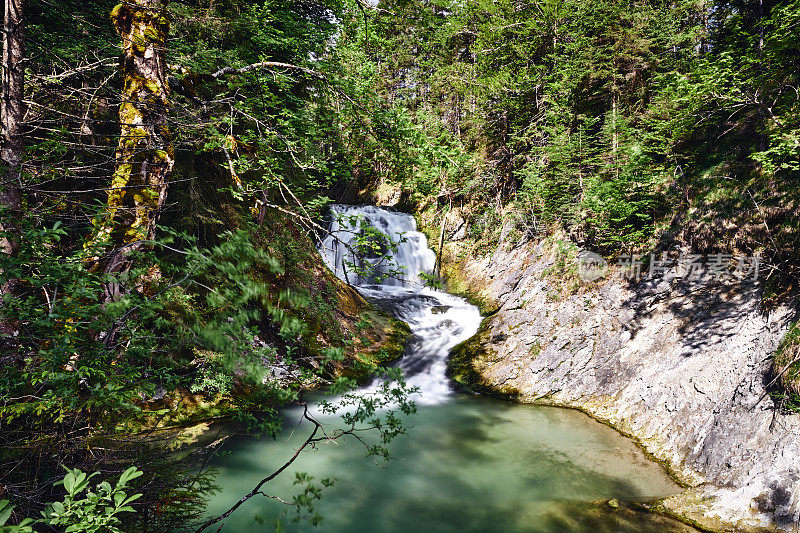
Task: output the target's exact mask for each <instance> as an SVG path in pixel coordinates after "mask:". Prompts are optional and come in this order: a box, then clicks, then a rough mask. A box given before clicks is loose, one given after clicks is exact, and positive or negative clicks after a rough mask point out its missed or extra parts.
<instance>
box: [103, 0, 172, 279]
mask: <svg viewBox="0 0 800 533" xmlns="http://www.w3.org/2000/svg"><path fill="white" fill-rule="evenodd" d="M168 1H169V0H127V1H125V2H123V3H120V4H119V5H117V6H116V7H115V8H114V9H113V10H112V11H111V21H112V23H113V24H114V27H115V29H116V30H117V33H118V34H119V35H120V37H121V38H122V57H121V59H120V71H121V74H122V78H123V88H122V94H121V101H120V106H119V123H120V137H119V144H118V146H117V151H116V167H115V171H114V175H113V177H112V179H111V185H110V188H109V191H108V202H107V204H106V208H105V211H104V213H103V214H102V215H101V216H100V217H99V218H98V219H97V221H96V223H95V226H96V228H95V234H94V237H93V239H92V240H91V242H90V243H89V246H90V249H91V260H92V262H94V263H95V264H96V265H98V266H103V268H105V270H106V271H119V270H121V269H123V268H125V266H123V265H125V263H126V262H127V261H126V260H125V259H124V257H125V256H126V255H127V254H128V253H129V252H130V251H133V250H136V249H140V248H142V246H144V245H145V241H147V240H150V239H152V238H153V237H154V234H155V226H156V223H157V221H158V215H159V211H160V209H161V207H162V205H163V204H164V200H165V199H166V193H167V183H168V177H169V174H170V173H171V172H172V168H173V166H174V164H175V152H174V148H173V144H172V134H171V132H170V130H169V127H168V125H167V118H168V114H169V86H168V84H167V77H166V58H165V52H166V42H167V35H168V33H169V18H168V14H167V4H168ZM112 246H113V247H114V250H117V249H119V248H120V247H122V248H123V249H124V252H116V251H112V252H111V253H110V254H107V255H106V259H105V260H103V259H101V252H105V251H106V250H107V249H108V248H109V247H112Z"/></svg>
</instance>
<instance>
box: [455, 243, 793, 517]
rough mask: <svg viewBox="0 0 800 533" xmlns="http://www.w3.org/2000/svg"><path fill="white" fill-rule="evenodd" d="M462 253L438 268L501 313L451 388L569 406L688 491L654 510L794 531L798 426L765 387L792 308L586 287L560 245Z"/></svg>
mask: <svg viewBox="0 0 800 533" xmlns="http://www.w3.org/2000/svg"><path fill="white" fill-rule="evenodd" d="M467 246H468V245H467V244H465V243H463V242H453V243H450V244H448V245H446V246H445V247H444V258H443V260H444V261H445V264H448V263H449V268H447V267H446V268H444V269H443V272H445V273H446V274H447V273H449V274H450V279H449V280H448V282H449V283H451V284H454V285H458V286H459V288H460V289H461V290H462V291H464V292H467V293H470V294H472V295H473V297H474V298H475V299H478V300H495V301H496V307H497V309H496V311H495V312H493V313H492V314H491V315H490V316H489V317H488V318H486V319H485V321H484V323H483V324H482V326H481V329H480V331H479V333H478V334H477V335H476V336H475V337H473V338H472V339H470V340H469V341H467V342H465V343H463V344H461V345H460V346H458V347H456V349H455V350H454V357H453V358H452V359H451V364H450V373H451V375H452V377H453V378H454V380H455V381H456V382H459V383H460V384H461V385H462V386H463V387H465V388H468V389H470V390H473V391H477V392H479V393H483V394H499V395H502V396H504V397H511V398H514V399H516V400H518V401H521V402H526V403H539V404H549V405H560V406H565V407H572V408H577V409H580V410H582V411H584V412H586V413H588V414H590V415H591V416H593V417H595V418H596V419H598V420H601V421H603V422H605V423H607V424H609V425H611V426H613V427H615V428H617V429H618V430H620V431H622V432H623V433H625V434H628V435H630V436H632V437H634V438H635V439H636V440H638V441H639V442H640V443H641V445H642V446H643V447H644V449H645V450H646V451H647V452H648V453H649V454H651V455H652V456H653V457H654V458H656V459H657V460H659V461H661V462H663V463H664V464H665V465H667V466H668V467H669V469H670V470H671V471H672V472H673V474H674V475H675V476H676V478H677V479H679V480H680V481H681V482H682V483H684V484H685V485H687V486H688V487H689V488H688V489H687V490H686V491H684V492H683V493H681V494H679V495H677V496H673V497H670V498H668V499H666V500H664V501H663V502H662V504H661V505H660V506H659V508H658V510H660V511H661V512H664V513H666V514H670V515H672V516H675V517H678V518H680V519H682V520H684V521H686V522H688V523H692V524H696V525H698V526H700V527H702V528H706V529H709V530H713V531H789V530H791V528H792V527H794V525H795V524H796V520H797V513H798V499H799V498H798V491H800V489H798V487H799V486H800V485H798V480H799V479H800V442H798V441H797V440H796V439H795V438H794V437H795V435H797V434H798V432H800V416H798V415H796V414H787V413H781V412H779V411H777V410H776V409H775V405H774V403H773V400H772V398H771V397H770V396H769V394H768V393H767V391H766V388H765V385H767V383H768V381H769V380H768V379H767V376H768V375H769V366H770V360H771V356H772V354H773V352H774V351H775V349H776V348H777V346H778V344H779V342H780V339H781V338H782V336H783V335H784V333H785V331H786V329H787V327H788V325H789V323H790V320H791V318H792V313H791V311H790V309H788V308H786V307H783V308H777V309H773V310H772V311H770V312H768V313H767V312H765V311H764V310H763V309H762V306H761V290H760V287H759V286H758V285H757V284H756V283H737V284H724V283H721V284H715V283H711V282H710V281H709V280H705V279H701V280H698V281H696V282H692V283H681V282H675V281H669V280H664V279H654V280H650V281H644V282H641V283H639V284H633V285H632V284H630V283H628V282H627V280H626V279H625V278H624V277H623V276H622V275H621V273H619V272H616V273H613V274H611V275H609V276H608V277H606V278H603V279H600V280H598V281H597V282H594V283H591V284H586V283H583V282H581V281H580V280H578V279H577V272H576V270H577V268H576V267H577V264H576V262H575V255H574V253H575V251H576V250H574V247H572V248H571V247H570V246H568V245H566V244H565V243H564V241H559V240H558V239H557V238H556V239H554V238H551V239H548V240H545V241H542V242H539V243H526V244H523V245H521V246H518V247H515V246H512V245H510V244H509V243H505V244H501V245H500V246H498V248H497V249H496V250H495V251H494V253H492V254H488V255H485V256H483V257H480V256H475V255H473V254H472V253H465V250H466V249H467ZM454 273H455V274H456V275H457V276H458V279H453V275H454Z"/></svg>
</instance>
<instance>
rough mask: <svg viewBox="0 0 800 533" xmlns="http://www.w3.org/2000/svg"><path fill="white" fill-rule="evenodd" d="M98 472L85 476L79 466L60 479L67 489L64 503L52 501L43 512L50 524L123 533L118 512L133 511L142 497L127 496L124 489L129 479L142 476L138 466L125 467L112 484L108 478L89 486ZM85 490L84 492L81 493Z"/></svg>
mask: <svg viewBox="0 0 800 533" xmlns="http://www.w3.org/2000/svg"><path fill="white" fill-rule="evenodd" d="M95 475H97V472H95V473H93V474H90V475H88V476H87V475H86V473H84V472H81V471H80V470H78V469H74V470H67V475H66V476H64V479H63V480H61V481H60V482H58V484H61V485H63V486H64V489H65V490H66V491H67V494H66V496H64V500H63V501H62V502H53V503H51V504H50V505H48V507H47V509H46V510H45V511H44V512H43V513H42V514H43V515H44V517H45V521H46V523H47V524H49V525H51V526H57V527H59V528H65V529H64V531H65V532H66V533H70V532H73V531H75V532H77V531H86V532H96V531H97V532H99V531H103V532H109V533H122V531H123V530H122V529H120V528H119V527H118V526H120V525H121V524H122V520H121V519H120V517H119V516H117V515H119V514H121V513H133V512H135V510H134V508H133V507H131V506H130V504H131V503H132V502H134V501H135V500H137V499H139V498H140V497H141V496H142V495H141V494H134V495H132V496H128V495H127V494H126V492H125V489H126V488H127V486H128V482H130V481H131V480H133V479H136V478H137V477H139V476H141V475H142V472H141V471H140V470H138V469H137V468H136V467H135V466H132V467H130V468H128V469H127V470H125V472H123V473H122V475H120V477H119V480H118V481H117V483H116V485H114V486H113V487H112V486H111V484H110V483H109V482H108V481H103V482H101V483H99V484H97V486H96V488H95V489H96V490H90V489H89V480H90V479H91V478H92V477H94V476H95ZM84 491H85V494H82V493H83V492H84Z"/></svg>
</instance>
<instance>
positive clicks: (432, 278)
mask: <svg viewBox="0 0 800 533" xmlns="http://www.w3.org/2000/svg"><path fill="white" fill-rule="evenodd" d="M419 279H421V280H422V282H423V283H424V284H425V286H426V287H430V288H431V289H436V290H444V280H443V279H442V278H441V277H439V276H437V275H435V274H428V273H427V272H420V273H419Z"/></svg>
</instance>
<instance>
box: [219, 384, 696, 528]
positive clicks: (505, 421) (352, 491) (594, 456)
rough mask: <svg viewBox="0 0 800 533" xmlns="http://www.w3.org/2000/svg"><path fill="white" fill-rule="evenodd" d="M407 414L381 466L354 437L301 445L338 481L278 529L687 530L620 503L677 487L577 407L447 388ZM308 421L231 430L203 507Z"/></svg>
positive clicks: (265, 508)
mask: <svg viewBox="0 0 800 533" xmlns="http://www.w3.org/2000/svg"><path fill="white" fill-rule="evenodd" d="M409 422H410V423H411V424H413V426H414V427H413V428H411V430H410V436H408V437H404V438H401V439H400V440H398V441H396V442H395V444H394V445H393V447H392V452H393V455H394V457H395V459H394V460H392V461H390V462H389V463H388V464H386V465H384V466H383V467H382V468H378V467H376V466H375V465H374V464H373V463H371V462H370V461H369V460H367V459H365V458H364V449H363V447H362V446H361V445H359V444H358V443H356V442H352V441H351V442H346V443H343V444H342V443H340V445H333V444H330V445H324V446H321V447H320V448H319V449H318V450H316V451H312V452H309V453H308V454H304V455H303V456H302V458H301V459H300V460H299V462H298V463H296V466H295V467H293V469H292V470H293V471H302V472H307V473H309V474H311V475H313V476H315V478H316V479H321V478H324V477H329V476H337V477H338V481H337V483H336V485H335V486H334V487H332V488H330V489H325V492H324V494H323V498H322V500H321V501H320V503H319V504H318V510H319V512H320V513H321V514H322V515H323V523H322V525H321V526H320V527H319V528H313V527H312V526H311V525H310V524H309V523H308V522H301V523H299V524H291V523H290V524H288V526H287V528H286V531H289V532H305V531H320V532H325V533H329V532H332V533H336V532H348V533H361V532H364V533H366V532H370V533H384V532H385V533H406V532H415V531H418V532H442V533H450V532H453V533H456V532H476V533H477V532H481V533H487V532H488V533H492V532H498V533H499V532H504V533H505V532H517V531H519V532H561V531H574V532H590V531H591V532H597V531H599V532H604V531H609V532H611V531H613V532H620V531H621V532H650V531H652V532H671V531H675V532H682V531H694V530H693V529H691V528H688V527H687V526H684V525H682V524H679V523H676V522H673V521H671V520H669V519H666V518H663V517H660V516H655V515H650V514H648V513H646V512H641V511H637V510H635V509H632V508H629V507H627V506H626V505H625V504H624V502H626V501H645V500H650V499H653V498H659V497H664V496H667V495H669V494H672V493H675V492H677V491H678V490H679V488H678V487H677V486H676V485H675V484H674V483H673V482H672V481H671V480H670V479H669V477H668V476H667V475H666V473H665V472H664V471H663V470H662V469H661V467H660V466H659V465H657V464H655V463H652V462H650V461H648V460H647V459H646V458H645V457H644V456H643V454H642V453H641V451H640V450H639V449H638V448H637V447H636V445H635V444H634V443H633V442H631V441H630V440H628V439H626V438H624V437H622V436H621V435H619V434H618V433H616V432H615V431H613V430H612V429H610V428H608V427H606V426H604V425H602V424H599V423H597V422H595V421H593V420H591V419H590V418H588V417H587V416H585V415H583V414H582V413H578V412H574V411H569V410H563V409H557V408H548V407H532V406H524V405H515V404H508V403H504V402H497V401H490V400H484V399H478V398H470V397H454V398H453V399H452V400H451V401H450V402H449V403H448V404H445V405H434V406H422V407H421V408H420V411H419V413H418V414H417V415H415V416H414V417H413V418H411V419H410V421H409ZM287 427H290V425H288V424H287ZM306 429H307V428H304V427H303V426H300V428H298V429H297V430H295V432H294V435H292V436H291V437H289V431H288V430H287V432H286V433H285V434H284V435H282V436H281V437H279V438H278V439H277V441H271V440H270V441H254V440H250V439H242V440H238V441H236V442H233V443H232V444H231V445H230V446H229V451H231V454H230V455H229V456H228V457H227V458H225V459H223V460H221V461H220V463H219V464H218V465H217V467H218V468H219V469H220V475H219V477H218V481H219V484H220V485H221V487H222V492H221V494H219V495H218V496H217V497H215V498H214V500H213V501H212V502H211V505H210V509H209V511H210V512H212V513H217V512H221V511H223V510H224V509H225V508H226V507H227V506H229V505H230V504H231V503H232V502H233V501H235V500H237V499H238V498H239V497H241V496H242V495H243V494H244V493H245V492H247V491H248V490H249V488H250V487H252V485H254V484H255V483H256V482H257V481H258V480H259V479H260V477H261V476H262V475H264V474H266V473H268V472H271V471H272V470H273V469H275V468H276V466H278V465H280V464H281V461H282V460H283V459H285V457H286V455H287V453H289V450H290V449H291V447H292V445H295V444H296V443H298V442H299V441H300V440H301V439H302V438H303V436H304V435H305V434H306ZM292 481H293V475H292V473H291V472H287V474H286V475H285V476H284V477H283V478H281V479H278V480H276V481H275V483H274V484H271V485H270V487H269V489H268V490H269V493H270V494H273V495H278V496H281V497H283V498H284V499H286V498H291V497H292V495H293V494H295V493H296V492H297V490H298V489H297V488H296V487H292V485H291V482H292ZM612 498H616V499H618V500H620V501H621V502H623V503H622V504H621V505H620V507H618V508H612V507H610V506H608V505H607V504H606V503H605V502H606V501H607V500H609V499H612ZM283 511H284V507H283V506H282V505H281V504H279V503H276V502H274V501H272V500H265V499H260V500H255V499H254V500H252V501H250V502H248V503H247V504H246V505H245V507H244V508H243V509H240V510H239V511H238V512H237V513H236V514H234V515H233V516H232V517H230V518H229V519H228V520H227V521H226V524H225V528H224V529H223V531H257V530H263V531H269V530H270V529H271V527H272V526H271V525H269V524H268V525H265V526H259V525H258V524H257V523H256V521H255V517H256V516H257V515H260V516H262V517H270V519H274V517H277V516H279V515H280V514H281V513H282V512H283Z"/></svg>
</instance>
